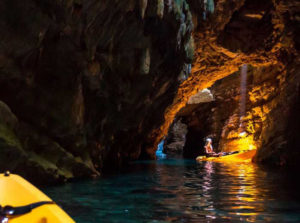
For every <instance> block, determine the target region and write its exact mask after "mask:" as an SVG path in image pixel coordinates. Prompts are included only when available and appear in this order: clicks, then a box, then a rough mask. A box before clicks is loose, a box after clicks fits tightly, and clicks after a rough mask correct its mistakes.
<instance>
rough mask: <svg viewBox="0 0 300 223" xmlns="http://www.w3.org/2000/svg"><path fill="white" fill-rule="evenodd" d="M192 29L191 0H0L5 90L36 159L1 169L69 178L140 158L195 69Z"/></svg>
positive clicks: (1, 89)
mask: <svg viewBox="0 0 300 223" xmlns="http://www.w3.org/2000/svg"><path fill="white" fill-rule="evenodd" d="M191 31H192V17H191V14H190V12H189V6H188V4H187V3H186V1H185V0H181V1H177V0H176V1H174V0H165V1H161V0H148V1H140V0H129V1H120V0H103V1H96V0H89V1H88V0H79V1H75V0H74V1H72V0H71V1H55V0H54V1H53V0H51V1H50V0H46V1H35V0H28V1H17V0H4V1H1V2H0V40H1V44H0V100H1V101H3V102H4V103H5V104H6V105H7V106H8V107H9V108H10V109H11V111H12V113H13V114H15V116H16V117H17V119H18V123H19V125H18V128H17V130H16V131H17V132H16V139H18V141H19V143H17V144H15V146H14V148H18V149H19V150H21V149H22V150H23V151H24V154H25V155H24V156H25V158H24V159H23V158H22V159H21V160H22V162H23V161H24V162H27V161H28V160H32V166H33V167H34V168H27V166H26V165H23V163H22V162H21V161H20V162H17V163H16V166H14V167H12V166H10V165H9V164H7V165H5V164H2V163H1V169H0V171H3V170H4V169H10V170H11V171H17V170H19V169H20V168H21V167H24V171H23V172H22V173H26V174H27V176H29V175H30V176H32V175H34V174H35V173H37V172H39V173H40V175H43V174H44V175H47V176H49V179H50V180H55V179H58V178H62V179H67V178H70V177H73V176H77V175H76V172H80V171H78V170H79V169H84V168H81V167H80V165H81V164H84V165H85V167H87V169H88V170H89V171H86V172H85V173H83V174H82V175H91V174H95V175H97V174H98V171H97V170H99V169H102V168H104V169H112V168H115V167H118V166H119V165H120V164H121V163H122V161H124V160H125V161H127V160H131V159H137V158H138V157H139V156H140V155H141V154H142V152H143V151H142V150H141V148H142V146H143V145H142V144H143V143H144V141H145V137H147V136H148V133H149V132H150V131H151V130H152V129H154V128H157V127H158V126H159V125H160V124H161V123H162V122H163V113H164V110H165V108H166V106H168V105H169V104H170V103H171V102H172V100H173V97H174V95H175V93H176V89H177V87H178V85H179V82H180V80H182V79H184V77H186V75H187V73H185V72H187V70H188V67H189V66H188V64H189V63H191V60H192V55H193V46H192V39H191ZM1 131H2V130H1ZM5 131H6V130H5ZM6 144H7V145H8V141H7V140H6ZM0 156H1V160H2V158H3V159H5V158H6V156H7V153H4V152H3V149H2V147H1V148H0ZM11 156H12V157H18V156H19V154H17V153H15V152H12V153H11ZM68 157H69V158H68ZM64 159H70V160H73V161H66V160H64ZM72 162H75V164H74V163H72ZM44 163H48V164H47V165H46V166H45V167H44V166H43V164H44ZM62 163H63V164H62ZM77 164H78V165H79V164H80V165H79V166H78V165H77ZM64 165H66V166H67V167H65V166H64ZM65 169H66V171H64V170H65ZM96 169H97V170H96ZM19 172H20V171H19ZM48 172H49V174H48ZM80 175H81V174H80Z"/></svg>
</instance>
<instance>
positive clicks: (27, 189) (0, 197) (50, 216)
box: [0, 174, 75, 223]
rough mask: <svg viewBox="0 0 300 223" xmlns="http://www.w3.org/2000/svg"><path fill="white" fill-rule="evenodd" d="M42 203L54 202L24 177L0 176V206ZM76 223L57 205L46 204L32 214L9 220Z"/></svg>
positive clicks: (10, 221)
mask: <svg viewBox="0 0 300 223" xmlns="http://www.w3.org/2000/svg"><path fill="white" fill-rule="evenodd" d="M40 201H52V200H51V199H50V198H49V197H48V196H46V195H45V194H44V193H43V192H41V191H40V190H39V189H37V188H36V187H35V186H33V185H32V184H31V183H29V182H28V181H26V180H25V179H23V178H22V177H20V176H18V175H15V174H10V175H9V176H5V175H4V174H0V205H1V206H2V207H4V206H6V205H9V206H13V207H18V206H24V205H28V204H32V203H35V202H40ZM25 222H28V223H29V222H30V223H75V221H74V220H72V219H71V217H70V216H69V215H68V214H67V213H66V212H64V211H63V210H62V209H61V208H60V207H59V206H58V205H56V204H46V205H42V206H40V207H37V208H35V209H33V210H32V211H31V212H29V213H27V214H24V215H21V216H17V217H13V218H9V223H25Z"/></svg>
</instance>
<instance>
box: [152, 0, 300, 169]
mask: <svg viewBox="0 0 300 223" xmlns="http://www.w3.org/2000/svg"><path fill="white" fill-rule="evenodd" d="M191 2H192V3H193V4H195V5H197V4H198V3H199V2H198V3H197V1H191ZM199 8H200V9H201V7H199ZM199 8H197V10H198V9H199ZM299 9H300V7H299V3H298V2H297V1H271V0H270V1H250V0H245V1H225V0H224V1H223V0H218V1H215V10H214V12H213V14H211V15H210V16H209V17H208V18H207V19H206V20H203V19H202V18H201V16H200V17H199V13H197V12H195V11H193V12H192V13H193V16H194V17H196V18H193V21H195V20H196V21H197V25H198V26H197V29H196V30H195V31H194V39H195V46H196V47H195V48H196V50H195V60H194V63H193V66H192V74H191V75H190V77H189V78H188V79H187V80H186V81H184V82H183V83H182V84H181V85H180V87H179V90H178V92H177V95H176V97H175V99H174V101H173V104H172V105H171V106H169V107H168V108H167V110H166V112H165V122H164V124H163V125H162V126H160V128H158V129H156V130H154V131H153V133H152V135H151V137H150V138H149V140H152V141H154V142H155V143H156V142H157V141H159V139H160V138H161V137H162V136H163V135H165V134H167V131H168V128H169V126H170V124H171V123H172V122H173V120H174V117H176V116H183V114H181V113H182V112H184V111H183V110H192V111H191V112H188V111H186V112H187V113H186V114H185V115H184V116H186V117H188V116H191V118H190V119H191V123H190V121H189V120H187V121H186V123H187V124H188V129H189V128H190V129H191V128H192V131H193V132H194V135H197V136H200V137H199V138H202V137H205V136H206V134H210V133H209V132H212V134H215V137H216V142H217V144H216V145H215V147H217V148H219V149H220V150H227V149H229V150H230V147H232V148H234V146H235V147H236V146H238V145H241V144H243V145H246V144H251V143H252V142H255V143H254V145H253V146H255V147H257V148H259V151H258V153H257V158H256V161H258V162H269V161H270V163H273V164H278V163H280V162H279V161H278V160H280V158H279V157H280V156H281V155H280V154H281V153H282V151H285V152H284V153H289V151H290V149H291V150H292V151H294V150H296V149H292V146H287V144H289V143H290V142H289V141H290V139H288V138H291V139H292V138H293V137H294V135H295V134H296V132H299V131H298V130H297V127H295V126H296V125H294V126H293V127H288V126H290V124H288V119H294V120H295V122H297V120H298V119H297V118H296V117H295V115H293V114H295V108H294V107H297V104H298V99H297V98H298V96H296V95H297V93H292V92H298V90H297V88H298V87H297V86H298V85H299V79H298V76H299V75H298V72H299V31H298V28H297V27H299V22H300V20H299V16H298V14H299ZM243 64H248V65H249V66H251V67H252V71H251V73H252V74H251V75H252V80H251V78H250V79H249V80H250V82H249V84H250V85H249V87H250V92H249V94H251V95H248V102H247V106H248V107H247V109H248V110H247V111H248V113H247V114H248V115H249V116H246V117H245V119H244V120H243V122H245V123H244V124H245V125H246V123H248V124H249V123H251V124H249V126H248V127H247V133H248V135H247V136H248V137H247V138H246V139H243V140H242V139H241V140H240V142H239V143H238V141H239V140H236V139H240V137H239V136H237V132H238V131H236V130H237V129H238V127H239V124H237V123H239V115H234V114H238V111H237V109H238V108H237V106H238V95H239V91H238V89H237V88H236V87H234V86H235V82H236V83H238V85H236V86H239V80H238V78H237V77H236V78H235V79H234V78H233V77H229V78H233V79H232V80H227V79H226V80H225V79H224V78H225V77H227V76H230V75H232V74H234V73H235V72H238V71H239V69H240V67H241V66H242V65H243ZM233 76H234V75H233ZM235 76H238V75H237V74H235ZM221 79H224V80H222V81H221V84H220V83H218V82H216V81H218V80H221ZM251 81H252V82H251ZM215 83H216V84H215ZM292 83H293V84H292ZM214 84H215V85H214ZM218 84H220V86H221V87H219V89H218V87H217V86H218ZM212 86H213V87H212ZM222 86H223V87H222ZM208 87H212V89H218V90H215V93H216V92H217V93H216V94H218V92H219V94H220V95H221V96H220V98H219V99H216V102H214V103H216V104H218V105H219V106H220V107H216V108H215V109H214V108H213V107H214V106H215V105H214V103H210V104H207V105H204V104H199V106H198V107H199V109H200V108H201V109H200V110H199V113H198V115H197V114H193V112H194V109H196V111H197V108H195V107H194V108H193V107H191V106H190V105H187V106H186V104H187V102H188V100H189V99H190V97H191V96H193V95H195V94H196V93H197V92H199V91H201V90H203V89H204V88H208ZM289 89H293V90H289ZM212 91H213V90H212ZM257 92H260V93H258V94H261V95H257V96H255V95H256V94H257ZM287 92H289V93H287ZM223 94H224V95H223ZM253 97H256V99H254V98H253ZM226 100H227V101H226ZM284 101H286V102H284ZM287 101H289V102H287ZM268 103H270V104H268ZM185 106H186V107H185ZM222 106H223V108H222ZM261 106H264V108H265V111H263V110H261ZM184 107H185V108H184ZM196 107H197V106H196ZM182 108H184V109H183V110H181V109H182ZM285 108H286V110H287V111H286V112H285V113H284V114H285V115H286V118H281V119H278V118H277V115H279V114H280V112H279V111H280V110H281V109H285ZM262 109H263V108H262ZM218 113H219V114H218ZM275 117H276V118H275ZM288 117H289V118H288ZM290 117H294V118H290ZM229 118H230V119H229ZM277 119H278V123H277V121H275V120H277ZM289 122H291V123H292V121H289ZM271 123H273V124H271ZM248 124H247V125H248ZM207 125H208V126H212V127H210V128H211V130H210V129H207V128H206V127H205V126H207ZM262 126H264V127H262ZM271 126H272V127H271ZM203 129H204V130H205V131H204V132H205V135H203V134H202V132H203ZM283 129H285V130H283ZM286 131H288V132H290V133H289V134H290V135H291V136H289V137H287V135H286V134H287V132H286ZM271 135H272V136H271ZM221 136H222V137H221ZM279 136H281V137H279ZM191 138H194V137H191ZM275 139H276V140H278V141H276V140H275ZM219 140H220V145H219V143H218V142H219ZM247 140H250V141H251V142H250V143H247ZM199 141H200V143H199ZM291 141H293V143H291V144H293V145H296V143H295V141H296V140H295V139H293V140H291ZM195 142H198V143H196V144H197V146H198V147H201V144H203V141H202V139H197V140H195ZM231 142H232V143H233V142H235V143H237V144H238V145H230V143H231ZM248 142H249V141H248ZM187 143H188V137H187ZM194 144H195V143H192V144H191V145H194ZM252 144H253V143H252ZM274 144H276V145H282V146H279V147H280V148H281V149H276V148H272V147H273V146H274ZM296 147H297V146H296ZM277 150H280V151H281V152H275V151H277ZM148 151H149V153H151V148H149V150H148ZM271 154H273V155H271ZM275 157H276V158H275ZM287 157H289V158H292V156H289V155H287ZM276 159H277V160H276ZM287 159H288V158H286V159H285V160H287ZM281 163H286V164H287V163H288V161H283V162H281ZM290 163H292V161H290ZM294 163H295V162H294Z"/></svg>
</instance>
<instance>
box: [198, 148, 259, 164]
mask: <svg viewBox="0 0 300 223" xmlns="http://www.w3.org/2000/svg"><path fill="white" fill-rule="evenodd" d="M255 154H256V150H248V151H241V152H239V153H235V154H231V155H225V156H220V157H206V156H198V157H197V158H196V160H197V161H198V162H202V161H212V162H251V161H252V158H253V157H254V156H255Z"/></svg>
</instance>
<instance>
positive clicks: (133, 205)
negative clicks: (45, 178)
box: [44, 159, 300, 223]
mask: <svg viewBox="0 0 300 223" xmlns="http://www.w3.org/2000/svg"><path fill="white" fill-rule="evenodd" d="M294 178H295V177H294ZM44 191H45V192H46V193H47V194H48V195H49V196H50V197H52V198H53V199H54V200H55V201H56V202H57V203H59V204H60V205H62V207H63V208H64V209H65V210H66V211H67V212H68V213H69V214H70V215H71V216H72V217H73V218H74V219H75V220H76V222H78V223H94V222H95V223H96V222H97V223H98V222H122V223H137V222H155V223H158V222H159V223H161V222H299V219H300V196H299V185H297V184H296V183H295V182H294V181H293V180H291V179H290V178H289V177H287V176H286V175H284V174H280V173H278V171H277V172H267V171H264V170H262V169H260V168H258V167H257V166H253V165H251V164H250V165H249V164H248V165H247V164H246V165H244V164H241V165H235V164H231V165H230V166H228V165H225V164H218V163H210V162H203V163H201V164H197V163H196V162H194V161H190V160H168V159H167V160H161V161H147V162H139V163H134V164H132V165H131V167H130V168H129V169H128V170H126V171H125V172H123V173H120V174H117V175H113V176H109V177H104V178H101V179H98V180H88V181H82V182H76V183H68V184H66V185H62V186H55V187H48V188H45V189H44Z"/></svg>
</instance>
